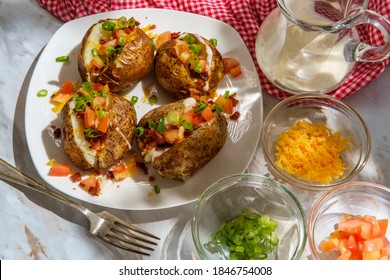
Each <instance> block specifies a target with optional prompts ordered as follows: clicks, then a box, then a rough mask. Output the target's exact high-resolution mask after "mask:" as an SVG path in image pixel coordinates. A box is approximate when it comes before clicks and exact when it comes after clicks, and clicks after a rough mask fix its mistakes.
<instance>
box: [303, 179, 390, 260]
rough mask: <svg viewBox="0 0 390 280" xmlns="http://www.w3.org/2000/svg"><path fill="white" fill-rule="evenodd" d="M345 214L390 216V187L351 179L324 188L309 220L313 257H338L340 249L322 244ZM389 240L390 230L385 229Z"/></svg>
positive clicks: (388, 217) (385, 217) (309, 241)
mask: <svg viewBox="0 0 390 280" xmlns="http://www.w3.org/2000/svg"><path fill="white" fill-rule="evenodd" d="M344 214H350V215H352V216H358V215H362V216H363V215H370V216H375V217H376V218H377V219H390V188H388V187H385V186H382V185H379V184H375V183H370V182H359V181H352V182H348V183H345V184H341V185H339V186H336V187H334V188H332V189H331V190H329V191H327V192H325V193H324V194H323V195H322V196H321V197H320V198H319V199H318V200H317V201H316V202H315V204H314V206H313V208H312V210H311V213H310V216H309V219H308V223H307V230H308V243H309V246H310V250H311V252H312V256H311V257H312V258H313V259H317V260H333V259H336V258H337V257H338V256H339V254H338V252H335V251H331V252H326V253H323V252H321V250H320V248H319V245H320V243H321V242H322V241H324V240H326V239H328V238H329V235H330V233H332V232H333V231H334V230H335V225H336V224H337V223H338V222H340V220H341V218H342V216H343V215H344ZM386 238H387V239H388V240H390V231H389V230H388V231H387V233H386Z"/></svg>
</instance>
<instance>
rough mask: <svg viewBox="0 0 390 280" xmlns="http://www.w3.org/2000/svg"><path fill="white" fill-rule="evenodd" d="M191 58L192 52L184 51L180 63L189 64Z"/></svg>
mask: <svg viewBox="0 0 390 280" xmlns="http://www.w3.org/2000/svg"><path fill="white" fill-rule="evenodd" d="M190 57H191V52H190V50H188V49H186V50H184V51H182V52H181V53H180V55H179V59H180V61H181V62H183V63H184V64H187V63H188V61H189V60H190Z"/></svg>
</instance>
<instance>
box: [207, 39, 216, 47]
mask: <svg viewBox="0 0 390 280" xmlns="http://www.w3.org/2000/svg"><path fill="white" fill-rule="evenodd" d="M209 41H210V43H211V44H212V45H213V46H214V47H216V46H217V45H218V41H217V39H215V38H210V40H209Z"/></svg>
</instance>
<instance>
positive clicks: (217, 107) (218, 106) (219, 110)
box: [214, 104, 223, 113]
mask: <svg viewBox="0 0 390 280" xmlns="http://www.w3.org/2000/svg"><path fill="white" fill-rule="evenodd" d="M214 109H215V110H216V111H217V112H218V113H221V112H223V108H222V106H221V105H219V104H215V105H214Z"/></svg>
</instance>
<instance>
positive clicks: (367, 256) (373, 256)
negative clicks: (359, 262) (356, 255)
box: [362, 250, 381, 260]
mask: <svg viewBox="0 0 390 280" xmlns="http://www.w3.org/2000/svg"><path fill="white" fill-rule="evenodd" d="M362 256H363V260H379V259H380V258H381V252H380V250H375V251H372V252H369V251H363V253H362Z"/></svg>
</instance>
